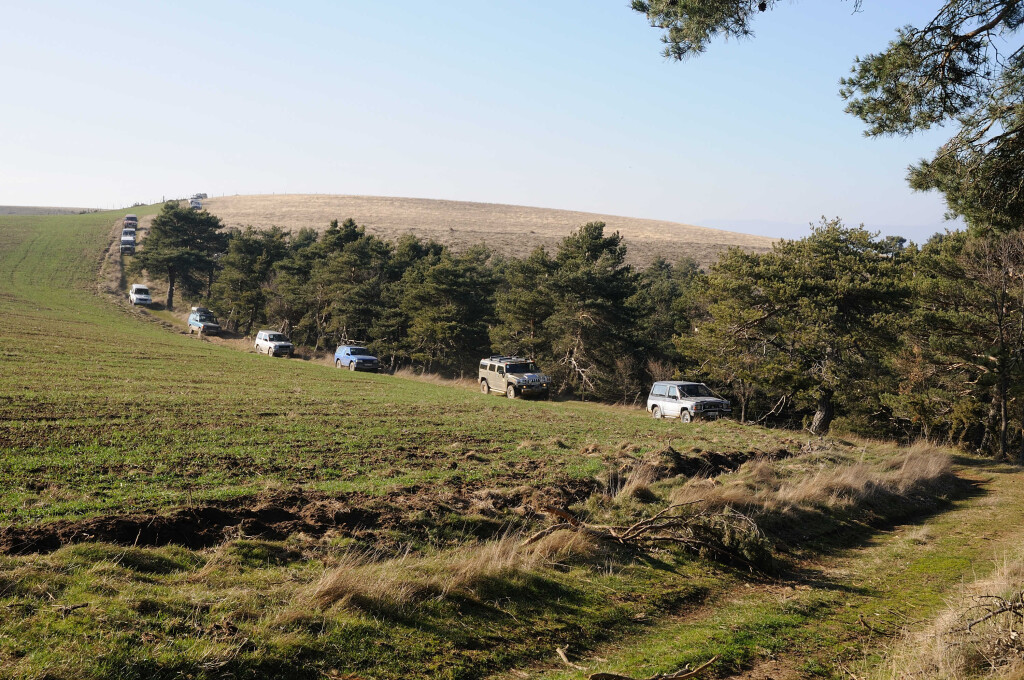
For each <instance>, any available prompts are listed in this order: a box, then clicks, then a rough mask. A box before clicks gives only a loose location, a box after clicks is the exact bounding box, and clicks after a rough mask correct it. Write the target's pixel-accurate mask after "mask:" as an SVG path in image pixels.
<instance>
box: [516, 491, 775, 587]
mask: <svg viewBox="0 0 1024 680" xmlns="http://www.w3.org/2000/svg"><path fill="white" fill-rule="evenodd" d="M703 502H704V501H703V500H696V501H687V502H685V503H673V504H671V505H669V506H668V507H665V508H663V509H662V510H660V511H659V512H657V513H655V514H654V515H652V516H651V517H646V518H644V519H641V520H639V521H637V522H634V523H633V524H631V525H629V526H608V525H600V524H588V523H586V522H581V521H580V520H579V519H577V518H576V517H573V516H572V515H571V514H569V513H568V512H566V511H565V510H561V509H559V508H552V507H544V508H541V509H542V510H543V511H544V512H546V513H548V514H551V515H554V516H555V517H558V518H559V519H561V520H563V521H562V522H559V523H556V524H553V525H551V526H549V527H547V528H545V529H541V530H540V531H538V532H537V533H535V534H533V535H531V536H530V537H529V538H527V539H526V540H524V541H523V543H522V545H524V546H527V545H531V544H533V543H536V542H537V541H539V540H541V539H542V538H545V537H546V536H550V535H551V534H553V533H554V532H556V531H560V530H568V531H578V532H580V533H584V534H587V535H589V536H592V537H594V538H596V539H598V540H603V541H608V542H611V543H616V544H618V545H622V546H626V547H631V548H638V549H650V548H652V547H654V546H656V545H658V544H664V543H669V544H675V545H681V546H686V547H689V548H696V549H699V550H705V551H710V552H714V553H718V554H719V555H721V556H723V557H725V558H726V559H730V560H735V561H737V562H739V563H741V564H743V565H744V566H746V567H748V568H750V569H753V570H757V569H758V567H757V565H755V564H753V563H752V562H751V561H750V560H748V559H746V557H744V555H742V554H740V550H738V549H735V548H734V547H733V546H730V545H728V543H727V542H726V541H724V540H723V541H722V544H721V545H718V544H717V543H718V542H719V539H721V538H722V537H723V536H725V535H728V534H732V535H733V536H735V535H736V534H737V533H742V534H744V535H746V536H747V537H749V538H751V539H753V542H760V541H762V535H761V531H760V529H759V528H758V526H757V524H756V523H755V522H754V521H753V520H752V519H750V518H749V517H747V516H746V515H744V514H742V513H739V512H736V511H735V510H731V509H726V510H724V511H722V512H709V511H706V510H702V511H699V512H695V513H691V514H678V513H675V512H674V511H676V510H678V509H680V508H682V507H685V506H690V505H695V504H698V503H703Z"/></svg>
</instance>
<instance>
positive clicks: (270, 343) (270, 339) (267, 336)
mask: <svg viewBox="0 0 1024 680" xmlns="http://www.w3.org/2000/svg"><path fill="white" fill-rule="evenodd" d="M255 347H256V351H257V352H259V353H260V354H266V355H267V356H270V357H290V356H291V355H292V353H293V352H294V351H295V347H294V346H293V345H292V343H290V342H288V336H287V335H285V334H284V333H278V332H277V331H260V332H259V333H257V334H256V344H255Z"/></svg>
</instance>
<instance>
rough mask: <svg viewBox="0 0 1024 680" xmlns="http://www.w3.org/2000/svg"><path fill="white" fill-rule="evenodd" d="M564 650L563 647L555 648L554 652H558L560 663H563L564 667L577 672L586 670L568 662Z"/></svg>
mask: <svg viewBox="0 0 1024 680" xmlns="http://www.w3.org/2000/svg"><path fill="white" fill-rule="evenodd" d="M565 649H566V648H565V647H555V651H556V652H558V656H560V657H561V658H562V661H564V662H565V665H566V666H568V667H569V668H575V669H576V670H578V671H585V670H587V669H586V668H584V667H583V666H580V665H577V664H574V663H573V662H572V661H569V656H568V655H567V654H566V653H565Z"/></svg>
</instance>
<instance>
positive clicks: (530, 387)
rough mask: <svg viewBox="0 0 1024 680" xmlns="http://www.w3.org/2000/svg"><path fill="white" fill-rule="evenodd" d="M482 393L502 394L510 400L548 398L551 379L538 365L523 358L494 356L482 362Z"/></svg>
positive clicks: (480, 376) (480, 372) (480, 375)
mask: <svg viewBox="0 0 1024 680" xmlns="http://www.w3.org/2000/svg"><path fill="white" fill-rule="evenodd" d="M479 379H480V391H481V392H483V393H484V394H489V393H491V392H501V393H502V394H504V395H505V396H506V397H508V398H509V399H515V398H516V397H527V396H529V397H546V396H548V392H549V390H550V388H551V378H549V377H548V376H546V375H544V374H543V373H541V372H540V369H538V368H537V364H535V363H533V362H532V361H530V360H529V359H523V358H522V357H500V356H493V357H488V358H487V359H483V360H482V361H481V362H480V371H479Z"/></svg>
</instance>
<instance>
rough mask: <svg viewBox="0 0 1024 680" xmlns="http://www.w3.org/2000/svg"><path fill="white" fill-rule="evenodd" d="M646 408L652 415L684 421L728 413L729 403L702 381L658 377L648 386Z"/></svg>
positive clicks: (711, 417) (715, 417) (713, 417)
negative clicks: (649, 388)
mask: <svg viewBox="0 0 1024 680" xmlns="http://www.w3.org/2000/svg"><path fill="white" fill-rule="evenodd" d="M647 411H648V412H649V413H650V414H651V416H652V417H654V418H679V420H680V422H684V423H688V422H690V421H692V420H697V419H701V420H716V419H718V418H721V417H722V416H724V415H728V414H730V413H732V405H731V404H730V403H729V401H728V400H726V399H722V398H721V397H719V396H717V395H716V394H715V393H714V392H712V391H711V390H710V389H708V386H707V385H705V384H704V383H695V382H685V381H683V380H659V381H658V382H656V383H654V385H652V386H651V393H650V395H649V396H648V397H647Z"/></svg>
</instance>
